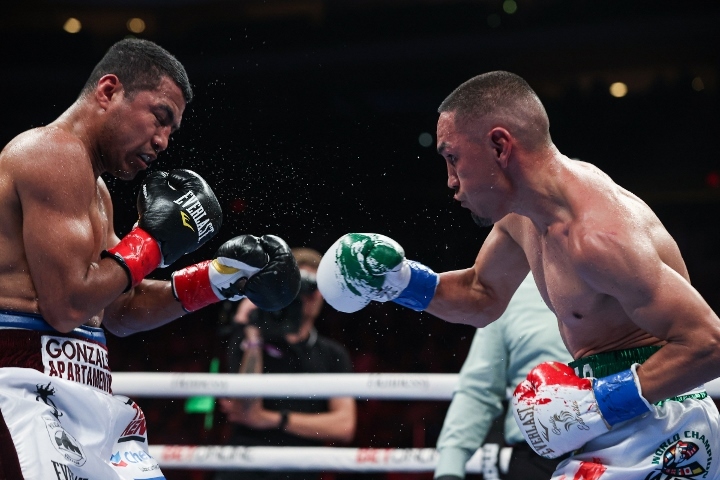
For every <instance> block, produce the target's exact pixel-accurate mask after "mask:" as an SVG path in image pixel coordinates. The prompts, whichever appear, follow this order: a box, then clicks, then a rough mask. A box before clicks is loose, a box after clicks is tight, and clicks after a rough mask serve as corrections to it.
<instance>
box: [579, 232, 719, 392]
mask: <svg viewBox="0 0 720 480" xmlns="http://www.w3.org/2000/svg"><path fill="white" fill-rule="evenodd" d="M630 236H631V235H630V234H627V235H626V237H625V238H622V237H619V236H610V235H602V234H596V235H593V236H590V237H586V238H584V239H582V240H581V241H579V242H581V243H578V244H576V245H575V246H576V248H575V249H574V254H575V260H576V262H577V263H578V265H579V266H580V268H579V272H580V273H581V275H582V276H583V278H584V279H585V280H586V281H587V282H588V284H590V285H591V286H592V287H593V288H594V289H596V290H597V291H599V292H602V293H605V294H607V295H609V296H611V297H613V298H615V299H617V301H618V302H619V303H620V305H621V306H622V308H623V309H624V310H625V312H626V313H627V315H628V316H629V317H630V319H631V320H632V321H633V322H634V323H635V324H636V325H637V326H638V327H640V328H642V329H643V330H645V331H646V332H648V333H650V334H651V335H653V336H655V337H657V338H660V339H662V340H666V341H667V344H666V345H665V346H664V347H663V348H662V349H660V350H659V351H658V352H657V353H655V354H654V355H652V357H650V359H648V360H647V361H646V362H645V363H643V364H642V366H640V367H639V368H638V370H637V372H638V378H639V380H640V386H641V388H642V396H643V397H644V398H645V399H647V401H649V402H651V403H654V402H657V401H660V400H663V399H666V398H669V397H673V396H675V395H679V394H682V393H684V392H686V391H688V390H690V389H692V388H695V387H697V386H698V385H700V384H703V383H705V382H707V381H710V380H712V379H714V378H716V377H718V375H720V348H718V347H719V346H720V319H718V316H717V315H716V314H715V313H714V312H713V311H712V309H711V308H710V307H709V306H708V304H707V303H706V302H705V300H704V299H703V298H702V297H701V296H700V294H699V293H698V292H697V291H696V290H695V288H693V286H692V285H691V284H690V282H689V281H688V280H687V279H685V278H684V277H683V276H682V275H680V274H679V273H677V272H676V271H675V270H673V269H672V268H670V267H669V266H668V265H667V264H665V263H664V262H663V260H662V259H661V257H660V255H659V254H658V252H657V250H656V248H655V247H654V246H653V245H651V244H650V242H647V241H645V242H641V241H638V240H636V239H637V238H639V237H638V236H635V237H633V238H629V237H630ZM668 365H692V368H668Z"/></svg>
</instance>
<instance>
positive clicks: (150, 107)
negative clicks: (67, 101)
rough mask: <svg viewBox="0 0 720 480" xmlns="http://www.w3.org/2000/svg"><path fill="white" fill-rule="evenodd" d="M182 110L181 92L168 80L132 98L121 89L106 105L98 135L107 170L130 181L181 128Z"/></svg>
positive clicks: (155, 157)
mask: <svg viewBox="0 0 720 480" xmlns="http://www.w3.org/2000/svg"><path fill="white" fill-rule="evenodd" d="M184 110H185V99H184V97H183V95H182V91H181V90H180V87H178V86H177V85H176V84H175V82H173V81H172V80H171V79H170V78H168V77H163V79H162V80H161V82H160V85H159V86H158V88H156V89H155V90H141V91H138V92H134V93H133V94H132V95H127V94H126V92H125V91H124V90H123V89H122V88H121V87H120V88H119V89H118V90H117V92H116V93H115V94H114V95H113V98H112V99H111V100H110V101H109V102H108V108H107V109H106V114H107V117H106V121H105V123H104V128H103V131H102V135H101V137H102V142H103V152H102V153H103V160H104V162H105V167H106V169H107V171H108V172H110V173H112V174H113V175H114V176H116V177H118V178H122V179H125V180H129V179H132V178H134V177H135V176H136V175H137V174H138V172H140V171H141V170H145V169H146V168H148V166H149V165H150V164H151V163H152V162H154V161H155V160H156V159H157V156H158V154H159V153H160V152H162V151H163V150H165V149H166V148H167V147H168V143H169V142H170V135H171V134H172V133H173V132H175V130H177V129H178V128H180V121H181V120H182V114H183V112H184Z"/></svg>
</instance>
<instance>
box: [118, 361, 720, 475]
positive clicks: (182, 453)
mask: <svg viewBox="0 0 720 480" xmlns="http://www.w3.org/2000/svg"><path fill="white" fill-rule="evenodd" d="M457 380H458V375H457V374H416V373H369V374H366V373H347V374H325V373H312V374H311V373H299V374H244V375H239V374H231V373H166V372H154V373H153V372H150V373H148V372H116V373H113V380H112V388H113V392H114V393H118V394H122V395H127V396H131V397H155V398H184V397H192V396H214V397H265V398H330V397H343V396H347V397H356V398H366V399H371V398H374V399H385V400H400V399H413V400H450V399H451V398H452V394H453V390H454V388H455V385H456V383H457ZM705 388H706V390H707V392H708V394H709V395H710V396H711V397H713V398H720V379H716V380H713V381H712V382H709V383H707V384H705ZM150 455H152V456H153V457H154V458H155V459H156V460H157V461H158V463H159V464H160V466H161V467H163V468H169V469H172V468H178V469H205V470H222V469H232V470H248V469H252V470H289V471H290V470H293V471H298V470H300V471H303V470H304V471H308V470H320V471H337V472H343V471H345V472H347V471H354V472H432V471H434V470H435V465H436V463H437V460H438V453H437V450H435V449H434V448H408V449H374V448H336V447H243V446H224V445H209V446H201V445H151V446H150ZM511 455H512V448H509V447H502V448H501V447H500V446H499V445H496V444H486V445H484V446H483V447H482V448H481V449H479V450H478V451H476V452H475V454H474V455H473V456H472V457H471V458H470V460H469V461H468V462H467V465H466V470H467V472H468V473H483V474H485V475H486V476H488V478H493V477H496V476H497V473H495V474H494V475H491V474H490V472H498V471H499V472H502V473H506V472H507V468H508V466H509V464H510V456H511Z"/></svg>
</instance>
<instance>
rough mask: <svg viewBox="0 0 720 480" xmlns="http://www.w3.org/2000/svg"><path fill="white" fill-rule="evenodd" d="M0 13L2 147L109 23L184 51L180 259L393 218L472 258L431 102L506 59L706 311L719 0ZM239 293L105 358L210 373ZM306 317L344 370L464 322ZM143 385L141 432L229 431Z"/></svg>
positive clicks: (409, 362) (461, 336)
mask: <svg viewBox="0 0 720 480" xmlns="http://www.w3.org/2000/svg"><path fill="white" fill-rule="evenodd" d="M0 12H1V13H0V92H2V94H1V95H0V111H1V112H2V117H3V118H2V120H1V121H0V143H2V144H3V145H4V144H5V143H7V142H8V141H9V140H10V139H11V138H12V137H13V136H15V135H16V134H18V133H19V132H21V131H23V130H26V129H28V128H30V127H34V126H39V125H43V124H47V123H49V122H51V121H52V120H54V119H55V118H56V117H57V116H58V115H59V114H60V113H61V112H62V111H64V110H65V109H66V108H67V107H68V106H69V105H70V104H71V103H72V102H73V101H74V99H75V98H76V96H77V94H78V93H79V91H80V89H81V87H82V86H83V84H84V82H85V80H86V78H87V76H88V74H89V73H90V71H91V69H92V67H93V66H94V65H95V63H96V62H97V61H98V60H99V59H100V57H101V56H102V54H103V53H104V52H105V50H106V49H107V48H108V47H109V46H110V45H111V44H112V43H113V42H115V41H117V40H119V39H120V38H123V37H125V36H128V35H134V36H136V37H140V38H147V39H150V40H153V41H156V42H157V43H159V44H160V45H162V46H163V47H165V48H167V49H168V50H169V51H170V52H172V53H173V54H174V55H175V56H176V57H177V58H178V59H179V60H180V61H181V62H183V63H184V65H185V66H186V68H187V71H188V74H189V76H190V80H191V82H192V84H193V87H194V89H195V94H196V97H195V100H194V101H193V102H192V103H191V104H190V105H189V107H188V109H187V111H186V114H185V117H184V119H183V124H182V128H181V129H180V130H179V131H178V132H177V133H176V134H175V135H174V136H173V138H172V140H171V146H170V148H169V149H168V151H167V152H166V153H165V154H163V155H161V157H160V159H161V161H159V162H158V163H157V164H154V166H153V168H154V169H171V168H176V167H183V168H190V169H193V170H195V171H197V172H198V173H200V174H201V175H203V176H204V177H205V178H206V179H207V180H208V181H209V182H210V184H211V185H212V186H213V188H214V189H215V192H216V193H217V194H218V197H219V198H220V200H221V203H222V206H223V209H224V212H225V222H224V225H223V227H222V230H221V232H220V233H219V234H218V235H217V236H216V237H215V238H214V239H213V240H212V241H211V242H209V244H207V245H206V246H204V247H203V248H202V249H201V250H199V251H197V252H195V253H193V254H191V255H188V256H186V257H183V258H182V259H181V260H180V261H179V262H178V264H176V265H175V267H181V266H185V265H187V264H190V263H194V262H196V261H199V260H201V259H204V258H208V257H210V256H211V255H212V254H213V252H214V251H215V249H216V248H217V247H218V246H219V245H220V244H221V243H222V242H224V241H225V240H227V239H229V238H231V237H233V236H235V235H238V234H242V233H250V234H255V235H262V234H270V233H272V234H276V235H279V236H281V237H283V238H284V239H286V240H287V242H288V243H289V244H290V245H291V246H307V247H313V248H315V249H317V250H320V251H321V252H324V251H325V250H326V249H327V248H328V247H329V246H330V245H331V243H332V242H334V241H335V240H336V239H337V238H338V237H340V236H341V235H342V234H344V233H347V232H351V231H353V232H377V233H383V234H386V235H389V236H391V237H393V238H394V239H396V240H397V241H398V242H399V243H400V244H401V245H403V247H404V248H405V251H406V253H407V256H408V257H409V258H412V259H416V260H419V261H421V262H423V263H425V264H427V265H429V266H431V267H432V268H433V269H435V270H436V271H446V270H452V269H459V268H465V267H468V266H470V265H471V264H472V262H473V261H474V258H475V255H476V253H477V251H478V249H479V247H480V245H481V244H482V242H483V239H484V238H485V236H486V235H487V233H488V230H487V229H479V228H477V227H476V226H475V225H474V223H473V222H472V220H471V218H470V216H469V214H468V213H467V211H465V210H463V209H462V208H461V207H460V206H459V205H457V204H455V203H454V202H453V200H452V193H451V191H450V190H449V189H448V188H447V185H446V180H447V178H446V170H445V164H444V161H443V160H442V158H441V157H440V156H439V155H438V154H437V153H436V151H435V124H436V120H437V113H436V110H437V107H438V105H439V104H440V102H441V101H442V100H443V99H444V98H445V96H446V95H447V94H449V93H450V92H451V91H452V90H453V89H454V88H455V87H456V86H458V85H459V84H460V83H462V82H463V81H465V80H467V79H469V78H470V77H472V76H474V75H477V74H479V73H483V72H486V71H490V70H499V69H502V70H509V71H512V72H515V73H517V74H520V75H521V76H523V77H524V78H525V79H526V80H528V82H529V83H530V84H531V85H532V86H533V87H534V88H535V89H536V91H537V92H538V94H539V95H540V97H541V99H542V100H543V102H544V103H545V105H546V108H547V110H548V113H549V116H550V122H551V133H552V136H553V139H554V142H555V144H556V145H557V146H558V148H559V149H560V151H561V152H563V153H564V154H566V155H568V156H570V157H573V158H578V159H581V160H584V161H587V162H590V163H593V164H595V165H597V166H599V167H600V168H601V169H603V170H604V171H605V172H607V173H608V174H609V175H610V176H611V177H613V178H614V179H615V180H616V181H617V182H618V183H619V184H620V185H622V186H624V187H626V188H628V189H629V190H631V191H633V192H635V193H636V194H637V195H639V196H640V197H641V198H642V199H644V200H645V201H646V202H647V203H649V204H650V205H651V206H652V207H653V208H654V209H655V211H656V212H657V213H658V215H659V216H660V219H661V220H662V221H663V223H664V224H665V226H666V227H667V228H668V230H669V231H670V233H671V234H672V235H673V236H674V237H675V239H676V240H677V242H678V244H679V246H680V248H681V250H682V252H683V254H684V257H685V260H686V262H687V266H688V268H689V271H690V275H691V279H692V281H693V283H694V285H695V287H696V288H697V289H698V290H699V291H700V293H701V294H702V295H703V296H704V297H705V298H706V299H707V300H708V302H709V303H710V305H711V306H712V307H713V308H714V309H715V310H716V311H720V291H719V288H718V285H719V282H718V278H720V221H719V219H720V215H719V212H720V163H719V162H718V161H719V160H720V154H719V153H718V143H719V141H720V108H719V107H720V101H719V98H718V76H719V74H720V2H717V1H716V0H697V1H692V2H686V1H679V0H678V1H662V0H638V1H631V2H629V1H619V0H505V1H503V0H477V1H469V0H467V1H462V0H424V1H419V0H264V1H261V0H257V1H255V0H233V1H214V0H175V1H172V0H124V1H121V0H85V1H82V0H74V1H73V0H42V1H41V0H22V1H20V0H16V1H6V2H3V4H2V6H1V7H0ZM71 19H75V21H76V23H73V22H72V21H71ZM131 19H135V20H132V21H131ZM69 20H70V21H69ZM78 29H79V30H78ZM71 32H75V33H71ZM141 180H142V178H137V179H135V180H134V181H132V182H129V183H125V182H120V181H117V180H114V179H112V178H110V177H107V178H106V181H107V183H108V185H109V187H110V190H111V192H112V194H113V197H114V203H115V228H116V230H117V232H118V233H119V234H121V235H122V234H124V233H127V232H128V231H129V230H130V228H131V226H132V224H133V222H134V221H135V220H136V212H135V197H136V194H137V190H138V186H139V184H140V181H141ZM166 270H167V271H166ZM166 270H158V271H157V272H155V273H154V274H153V276H154V277H155V278H169V274H170V269H166ZM231 309H232V306H231V305H225V304H218V305H217V306H215V307H210V308H207V309H205V310H202V311H201V312H198V313H195V314H191V315H188V316H186V317H185V318H183V319H180V320H178V321H176V322H174V323H172V324H170V325H167V326H165V327H162V328H160V329H157V330H155V331H151V332H147V333H140V334H136V335H134V336H131V337H128V338H125V339H119V338H115V337H110V338H109V340H108V341H109V344H110V362H111V367H112V368H113V370H114V371H152V372H154V371H161V372H170V371H174V372H207V371H208V369H209V366H210V363H211V360H212V359H213V358H219V359H221V361H222V362H224V361H225V356H224V350H225V344H226V341H227V338H226V332H227V328H226V327H227V324H228V321H229V314H230V313H231V312H232V310H231ZM318 330H320V331H321V332H322V333H325V334H326V335H328V336H330V337H332V338H335V339H337V340H339V341H340V342H342V343H343V344H344V345H346V346H347V348H348V349H349V350H350V352H351V354H352V360H353V368H354V371H355V372H415V373H425V372H431V373H457V372H458V371H459V369H460V366H461V365H462V362H463V360H464V358H465V355H466V353H467V350H468V348H469V345H470V341H471V339H472V335H473V329H472V328H470V327H466V326H457V325H452V324H448V323H445V322H443V321H441V320H438V319H437V318H434V317H432V316H430V315H428V314H424V313H415V312H412V311H410V310H406V309H402V308H401V307H398V306H395V305H394V304H373V305H371V306H370V307H368V308H366V309H364V310H362V311H361V312H358V313H356V314H340V313H338V312H336V311H334V310H333V309H332V308H331V307H329V306H326V307H325V309H324V311H323V315H322V317H321V320H320V321H319V323H318ZM675 367H677V368H692V367H691V366H683V365H678V366H674V367H673V368H675ZM138 402H139V403H140V405H141V406H142V407H143V408H144V410H145V413H146V415H147V419H148V431H149V437H150V442H151V443H153V444H189V445H193V444H221V443H222V442H223V441H224V439H225V438H226V435H227V434H228V426H227V423H226V421H225V418H224V417H223V416H222V414H220V413H218V412H215V415H214V417H213V422H212V425H211V428H206V425H205V424H204V423H205V419H204V416H203V415H199V414H187V413H185V412H184V400H162V399H150V398H143V399H138ZM447 406H448V403H447V402H438V401H435V402H428V401H413V402H407V401H379V400H359V401H358V408H359V410H358V415H359V417H358V431H357V435H356V437H355V440H354V441H353V443H352V444H351V446H357V447H377V448H410V447H433V446H434V445H435V441H436V439H437V435H438V433H439V429H440V427H441V425H442V421H443V418H444V415H445V410H446V408H447ZM165 474H166V477H167V478H168V479H170V480H180V479H193V480H199V479H209V478H210V474H209V473H207V472H202V471H188V470H166V471H165ZM324 478H326V479H335V478H337V479H349V478H358V479H369V478H378V479H421V478H422V479H429V478H432V475H431V474H399V473H394V474H340V473H332V472H328V473H327V474H325V476H324ZM469 478H470V477H469Z"/></svg>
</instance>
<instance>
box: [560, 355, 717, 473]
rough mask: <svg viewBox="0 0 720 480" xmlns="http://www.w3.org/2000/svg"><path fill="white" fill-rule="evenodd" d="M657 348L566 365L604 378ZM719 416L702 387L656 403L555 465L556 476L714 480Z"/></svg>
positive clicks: (638, 360)
mask: <svg viewBox="0 0 720 480" xmlns="http://www.w3.org/2000/svg"><path fill="white" fill-rule="evenodd" d="M656 350H657V347H643V348H640V349H629V350H622V351H619V352H607V353H604V354H600V355H593V356H591V357H587V358H583V359H580V360H578V361H575V362H572V363H570V366H571V367H574V368H575V371H576V373H578V375H580V376H583V377H590V376H593V377H603V376H606V375H610V374H612V373H614V372H617V371H621V370H624V369H626V368H629V366H630V365H631V364H632V363H642V362H644V361H645V360H646V359H647V357H649V356H650V355H651V354H652V353H653V352H654V351H656ZM718 454H720V414H718V409H717V407H716V406H715V403H714V402H713V401H712V399H711V398H710V397H708V395H707V392H705V390H704V389H703V388H702V387H701V388H697V389H695V390H692V391H690V392H687V393H686V394H685V395H680V396H678V397H674V398H672V399H668V400H665V401H663V402H658V403H657V404H655V405H654V409H653V411H651V412H649V413H646V414H644V415H641V416H640V417H637V418H635V419H632V420H628V421H627V422H623V423H621V424H618V425H616V426H614V427H613V429H612V430H611V431H609V432H608V433H606V434H604V435H601V436H599V437H597V438H595V439H593V440H592V441H590V442H588V443H587V444H585V446H584V447H583V448H582V449H581V450H579V451H577V452H575V453H574V454H573V455H572V456H570V457H569V458H568V459H566V460H564V461H563V462H561V463H560V464H559V465H558V468H557V469H556V470H555V473H554V474H553V477H552V478H553V479H554V480H699V479H708V480H717V479H720V469H719V468H718V460H717V459H716V458H715V455H718Z"/></svg>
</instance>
